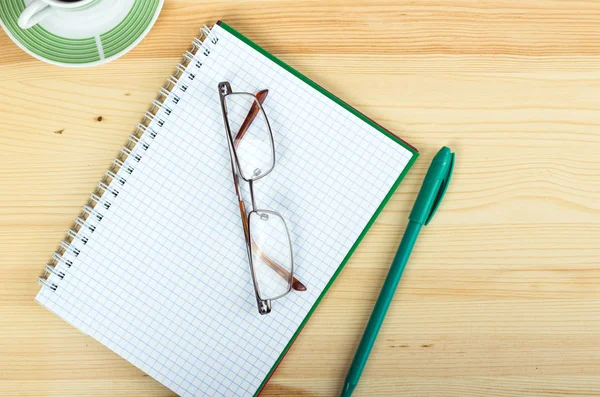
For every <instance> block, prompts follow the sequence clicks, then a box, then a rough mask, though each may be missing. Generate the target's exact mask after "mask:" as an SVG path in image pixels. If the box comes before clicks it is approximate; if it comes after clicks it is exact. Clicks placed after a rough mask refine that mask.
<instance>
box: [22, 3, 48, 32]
mask: <svg viewBox="0 0 600 397" xmlns="http://www.w3.org/2000/svg"><path fill="white" fill-rule="evenodd" d="M51 13H52V8H51V7H50V5H49V4H48V3H46V2H45V1H43V0H37V1H34V2H33V3H31V4H29V5H28V6H27V8H25V9H24V10H23V12H22V13H21V16H20V17H19V26H20V27H21V29H29V28H30V27H32V26H34V25H37V24H38V23H39V22H41V21H42V19H44V18H46V17H47V16H48V15H50V14H51Z"/></svg>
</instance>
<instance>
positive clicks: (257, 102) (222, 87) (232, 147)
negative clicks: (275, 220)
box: [218, 81, 306, 315]
mask: <svg viewBox="0 0 600 397" xmlns="http://www.w3.org/2000/svg"><path fill="white" fill-rule="evenodd" d="M218 90H219V100H220V103H221V113H222V115H223V124H224V126H225V135H226V136H227V145H228V148H229V155H230V161H231V171H232V175H233V182H234V187H235V192H236V194H237V197H238V204H239V207H240V216H241V218H242V226H243V228H244V237H245V240H246V251H247V253H248V262H249V266H250V274H251V276H252V283H253V286H254V294H255V297H256V303H257V307H258V312H259V313H260V314H261V315H264V314H268V313H270V312H271V308H272V306H271V301H273V300H277V299H280V298H283V297H285V296H287V295H288V294H289V293H290V292H291V291H292V289H294V290H297V291H306V287H305V286H304V284H303V283H301V282H300V281H299V280H298V279H297V278H296V277H295V276H294V255H293V250H292V240H291V237H290V233H289V230H288V227H287V224H286V223H285V219H284V218H283V216H282V215H281V214H279V213H278V212H277V211H273V210H262V209H258V206H257V205H256V199H255V195H254V181H257V180H259V179H262V178H264V177H265V176H267V175H269V174H270V173H271V171H273V169H274V168H275V163H276V156H275V141H274V138H273V132H272V130H271V125H270V124H269V119H268V118H267V115H266V113H265V111H264V109H263V107H262V102H263V101H264V99H265V98H266V96H267V95H268V90H262V91H260V92H259V93H258V94H257V95H255V94H252V93H249V92H234V91H233V90H232V89H231V85H230V83H229V82H227V81H223V82H221V83H219V85H218ZM228 95H246V96H249V97H251V98H252V99H253V105H252V107H251V108H250V110H249V112H248V115H247V116H246V118H245V120H244V122H243V123H242V125H241V126H240V131H238V133H237V134H236V136H235V138H234V137H233V136H232V134H231V127H230V125H229V118H228V112H227V105H226V102H225V100H226V97H227V96H228ZM255 106H257V107H256V108H255ZM258 112H262V115H263V117H264V119H265V123H266V127H267V132H268V135H269V139H270V140H271V141H270V143H271V151H272V160H273V162H272V166H271V168H270V169H269V171H268V172H265V173H264V174H262V175H260V176H259V177H257V178H246V177H245V176H244V174H243V173H242V171H241V169H242V168H241V167H240V163H239V158H238V155H237V151H236V147H237V144H238V143H239V142H240V141H241V138H242V137H243V135H244V134H245V132H246V130H247V128H248V127H249V126H250V124H251V123H252V121H253V120H254V119H255V118H256V116H257V115H258ZM239 177H241V178H242V179H243V180H244V181H246V182H247V183H248V187H249V189H248V190H249V193H250V201H251V205H252V210H251V211H250V212H246V209H245V202H244V200H243V198H242V195H241V192H240V183H239ZM258 212H261V213H267V214H269V213H270V214H273V215H276V216H278V217H279V218H280V219H281V221H282V223H283V225H284V228H285V231H286V235H287V238H288V243H289V254H290V271H288V270H287V269H285V268H283V267H282V266H281V265H279V264H278V263H277V262H275V261H274V260H272V259H271V258H269V257H268V256H267V255H266V254H264V253H262V252H261V250H260V249H259V248H258V246H256V243H255V242H254V240H253V239H252V238H251V231H250V216H251V215H252V214H253V213H256V214H257V216H260V215H258ZM253 249H254V250H256V251H258V254H257V256H259V257H260V258H261V259H262V260H263V261H264V262H265V263H266V264H267V265H268V266H269V267H271V269H273V270H274V271H275V272H276V273H278V274H279V275H280V276H281V277H284V278H287V279H288V280H289V282H288V289H287V291H286V292H285V293H283V294H281V295H279V296H276V297H274V298H270V299H262V298H261V296H260V286H259V284H258V281H257V277H256V274H255V269H254V263H253V260H252V256H253V251H252V250H253ZM285 273H288V274H289V276H288V275H287V274H285Z"/></svg>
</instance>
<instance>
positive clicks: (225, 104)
mask: <svg viewBox="0 0 600 397" xmlns="http://www.w3.org/2000/svg"><path fill="white" fill-rule="evenodd" d="M267 95H268V90H263V91H260V92H258V93H257V94H256V95H254V94H250V93H247V92H232V89H231V85H230V84H229V83H228V82H222V83H219V98H220V100H221V111H222V113H223V121H224V124H225V135H227V144H228V146H229V155H230V157H231V172H232V174H233V183H234V187H235V193H236V195H237V198H238V203H239V208H240V216H241V218H242V227H243V228H244V237H245V239H246V249H247V251H248V261H249V263H250V272H251V274H252V281H253V284H254V293H255V295H256V303H257V305H258V312H259V313H260V314H267V313H270V312H271V301H272V300H275V299H279V298H282V297H284V296H286V295H287V294H289V293H290V292H291V291H292V289H294V290H297V291H306V287H305V286H304V284H302V283H301V282H300V281H299V280H298V279H296V278H295V277H294V259H293V254H292V243H291V240H290V234H289V231H288V228H287V226H286V224H285V221H284V219H283V217H282V216H281V215H280V214H279V213H278V212H276V211H273V210H269V209H258V207H257V205H256V199H255V196H254V182H255V181H257V180H259V179H262V178H264V177H266V176H267V175H268V174H269V173H270V172H271V171H272V170H273V168H274V167H275V144H274V140H273V133H272V131H271V127H270V125H269V121H268V119H267V116H266V114H265V111H264V109H263V107H262V103H263V101H264V100H265V98H266V97H267ZM240 177H241V178H242V179H243V180H244V181H246V182H247V183H248V190H249V192H250V201H251V205H252V210H251V211H250V213H247V212H246V204H245V202H244V200H243V198H242V195H241V192H240Z"/></svg>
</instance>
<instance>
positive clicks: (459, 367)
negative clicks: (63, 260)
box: [0, 0, 600, 397]
mask: <svg viewBox="0 0 600 397" xmlns="http://www.w3.org/2000/svg"><path fill="white" fill-rule="evenodd" d="M217 19H223V20H225V21H227V22H228V23H229V24H231V25H232V26H234V27H235V28H236V29H238V30H240V31H241V32H243V33H244V34H246V35H247V36H248V37H250V38H251V39H253V40H255V41H256V42H258V43H259V44H261V45H262V46H264V47H265V48H266V49H267V50H269V51H272V52H273V53H275V54H276V55H277V56H279V57H281V58H282V59H283V60H284V61H286V62H288V63H289V64H291V65H292V66H294V67H296V68H297V69H299V70H300V71H302V72H303V73H305V74H306V75H308V76H309V77H310V78H312V79H314V80H315V81H317V82H318V83H320V84H321V85H323V86H325V87H327V88H328V89H329V90H331V91H332V92H333V93H335V94H336V95H338V96H340V97H342V98H344V99H345V100H347V101H348V102H349V103H350V104H352V105H353V106H356V107H357V108H358V109H360V110H362V111H364V112H365V113H366V114H367V115H369V116H370V117H372V118H374V119H375V120H377V121H379V122H380V123H382V124H383V125H385V126H386V127H388V128H389V129H391V130H392V131H394V132H396V133H398V134H399V135H401V136H402V137H403V138H405V139H407V140H408V141H409V142H411V143H412V144H414V145H415V146H417V148H419V149H420V151H421V153H422V156H421V158H420V159H419V161H418V162H417V163H416V165H415V167H414V168H413V170H412V171H411V172H410V173H409V175H408V177H407V179H406V180H405V182H404V183H403V184H402V185H401V186H400V188H399V189H398V191H397V193H396V194H395V195H394V197H393V199H392V200H391V202H390V203H389V205H388V206H387V208H386V209H385V210H384V212H383V213H382V215H381V216H380V218H379V219H378V221H377V222H376V223H375V225H374V226H373V228H372V229H371V231H370V232H369V233H368V235H367V237H366V238H365V240H364V242H363V243H362V245H361V246H360V247H359V249H358V250H357V252H356V254H355V255H354V257H353V258H352V259H351V261H350V262H349V264H348V266H347V268H346V269H345V270H344V271H343V272H342V274H341V276H340V277H339V279H338V281H337V282H336V283H335V284H334V286H333V288H332V289H331V291H330V293H329V294H328V295H327V297H326V298H325V299H324V301H323V303H322V305H321V306H320V307H319V308H318V309H317V310H316V312H315V314H314V316H313V318H312V319H311V321H309V322H308V324H307V326H306V328H305V329H304V331H303V332H302V334H301V336H300V337H299V338H298V340H297V342H296V343H295V344H294V346H293V347H292V348H291V350H290V352H289V353H288V355H287V357H286V359H285V360H284V361H283V362H282V364H281V365H280V367H279V369H278V370H277V372H276V373H275V375H274V376H273V378H272V379H271V381H270V382H269V384H268V386H267V387H266V389H265V390H264V393H263V395H264V396H279V395H295V396H330V395H336V394H337V393H339V391H340V388H341V383H342V380H343V378H344V376H345V371H346V370H347V368H348V365H349V362H350V360H351V358H352V355H353V352H354V349H355V347H356V345H357V342H358V340H359V338H360V336H361V333H362V330H363V328H364V326H365V324H366V320H367V318H368V316H369V313H370V310H371V308H372V306H373V303H374V301H375V299H376V297H377V293H378V290H379V288H380V286H381V284H382V281H383V278H384V277H385V274H386V270H387V268H388V266H389V262H390V261H391V259H392V257H393V255H394V252H395V249H396V247H397V244H398V241H399V239H400V237H401V235H402V231H403V228H404V226H405V224H406V222H407V216H408V212H409V210H410V208H411V205H412V202H413V201H414V198H415V195H416V193H417V190H418V187H419V184H420V181H421V180H422V178H423V176H424V173H425V171H426V168H427V166H428V163H429V161H430V159H431V157H432V156H433V154H434V153H435V152H436V151H437V149H438V148H439V147H440V146H442V145H444V144H445V145H449V146H450V147H452V148H453V149H454V150H455V151H456V152H457V166H456V172H455V176H454V179H453V182H452V185H451V187H450V191H449V193H448V196H447V199H446V200H445V202H444V204H443V206H442V208H441V210H440V212H439V213H438V215H436V219H435V220H434V222H433V223H432V225H431V226H430V227H428V228H427V229H426V230H425V231H424V233H423V234H422V238H420V240H419V242H418V244H417V248H416V252H415V253H414V255H413V257H412V258H411V262H410V264H409V267H408V269H407V272H406V274H405V277H404V279H403V280H402V284H401V288H400V290H399V293H398V295H397V297H396V300H395V302H394V303H393V305H392V307H391V309H390V313H389V315H388V318H387V321H386V323H385V324H384V326H383V329H382V334H381V336H380V338H379V340H378V343H377V345H376V347H375V350H374V352H373V355H372V358H371V360H370V361H369V365H368V366H367V369H366V371H365V374H364V376H363V378H362V380H361V383H360V386H359V388H358V389H357V392H356V395H357V396H367V395H377V396H383V395H401V396H461V397H463V396H523V395H531V396H598V395H600V288H598V284H599V282H600V263H599V262H600V259H599V258H600V175H599V170H600V102H599V101H598V99H599V98H600V96H599V92H600V28H599V26H600V3H599V2H593V1H576V2H575V1H545V2H538V1H521V2H510V1H474V0H449V1H441V0H440V1H425V2H411V1H405V0H393V1H392V0H390V1H381V0H377V1H338V0H336V1H327V2H325V1H322V2H321V1H302V2H299V1H276V0H272V1H254V0H249V1H244V2H233V1H192V0H170V1H167V2H166V5H165V9H164V10H163V13H162V15H161V16H160V18H159V20H158V22H157V24H156V26H155V28H154V29H153V30H152V31H151V32H150V34H149V36H148V37H147V38H146V39H145V40H144V41H143V42H142V43H141V44H140V45H139V46H138V47H137V48H136V49H134V50H133V51H132V52H131V53H129V54H128V55H126V56H125V57H123V58H121V59H119V60H117V61H115V62H113V63H110V64H108V65H104V66H100V67H96V68H92V69H82V70H68V69H63V68H58V67H55V66H51V65H47V64H44V63H41V62H39V61H37V60H35V59H33V58H31V57H29V56H28V55H26V54H25V53H23V52H22V51H21V50H20V49H19V48H18V47H17V46H16V45H14V44H13V43H12V42H11V41H10V40H9V38H8V37H7V36H6V35H5V34H4V33H0V55H1V56H0V98H1V99H0V120H1V123H2V128H1V129H0V145H1V147H2V153H1V156H0V249H1V251H0V252H1V253H2V255H0V280H1V281H2V288H0V391H2V393H1V394H3V395H10V396H13V395H19V396H91V395H97V396H101V395H102V396H104V395H111V396H121V395H122V396H170V395H172V393H171V392H170V391H168V390H167V389H165V388H164V387H163V386H161V385H160V384H159V383H157V382H156V381H154V380H153V379H151V378H149V377H148V376H146V375H145V374H143V373H142V372H141V371H139V370H137V369H136V368H134V367H133V366H132V365H130V364H129V363H127V362H126V361H125V360H123V359H121V358H120V357H118V356H117V355H115V354H114V353H112V352H111V351H109V350H108V349H107V348H105V347H104V346H102V345H100V344H99V343H97V342H96V341H94V340H93V339H91V338H90V337H87V336H84V335H82V334H80V333H79V332H78V331H77V330H75V329H74V328H72V327H71V326H69V325H68V324H66V323H65V322H63V321H62V320H60V319H59V318H58V317H56V316H54V315H52V314H51V313H49V312H48V311H46V310H45V309H43V308H42V307H40V306H38V305H37V304H36V303H35V302H34V300H33V298H34V296H35V294H36V292H37V290H38V286H37V284H36V283H35V279H36V278H37V276H38V275H39V274H40V273H41V270H42V268H43V265H44V263H45V262H47V260H48V259H49V256H50V254H51V253H52V252H53V250H54V249H55V248H56V247H57V244H58V242H59V241H60V240H61V239H62V238H63V236H64V233H65V231H66V230H67V228H68V227H70V226H71V223H72V221H73V219H74V217H75V216H76V215H77V214H78V213H79V211H80V208H81V206H82V205H83V204H84V203H85V202H86V199H87V197H88V195H89V193H90V192H91V191H92V189H93V187H94V186H95V184H96V182H97V181H98V180H99V179H100V178H101V176H102V174H103V172H104V170H105V169H106V168H107V167H108V166H109V164H110V162H111V160H112V158H113V157H114V156H115V155H116V153H117V151H118V150H119V147H120V146H121V145H122V144H123V143H124V142H125V140H126V137H127V135H129V134H130V133H131V132H132V130H133V126H134V125H135V123H137V122H138V121H139V119H140V115H141V114H142V113H143V112H144V111H145V110H146V109H147V107H148V104H149V103H150V102H151V100H152V99H154V97H155V95H156V90H157V88H159V87H160V86H162V85H163V84H164V82H165V78H166V76H167V75H169V74H170V73H172V71H173V70H174V65H175V63H176V62H177V61H178V60H179V59H180V56H181V54H182V53H183V51H184V50H185V49H187V47H188V45H189V41H190V39H191V37H193V36H195V35H196V34H197V31H198V27H199V26H201V25H203V24H205V23H206V24H211V23H214V22H215V21H216V20H217ZM100 116H101V117H102V119H101V121H98V120H99V117H100Z"/></svg>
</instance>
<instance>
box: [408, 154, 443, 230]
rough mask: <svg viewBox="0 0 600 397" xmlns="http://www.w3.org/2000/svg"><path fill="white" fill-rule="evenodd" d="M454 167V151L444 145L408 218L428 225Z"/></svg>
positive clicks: (440, 200)
mask: <svg viewBox="0 0 600 397" xmlns="http://www.w3.org/2000/svg"><path fill="white" fill-rule="evenodd" d="M453 169H454V153H452V152H451V151H450V148H448V147H446V146H444V147H443V148H441V149H440V151H439V152H438V153H437V154H436V155H435V157H434V158H433V161H432V162H431V165H430V166H429V170H427V175H425V179H424V180H423V185H422V186H421V190H420V191H419V195H418V196H417V200H416V201H415V205H414V206H413V209H412V211H411V213H410V216H409V217H408V219H410V220H411V221H413V222H416V223H419V224H421V225H427V224H428V223H429V221H431V218H432V217H433V215H434V214H435V212H436V211H437V209H438V207H439V205H440V203H441V202H442V198H444V195H445V194H446V190H447V189H448V185H449V183H450V178H451V177H452V171H453Z"/></svg>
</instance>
